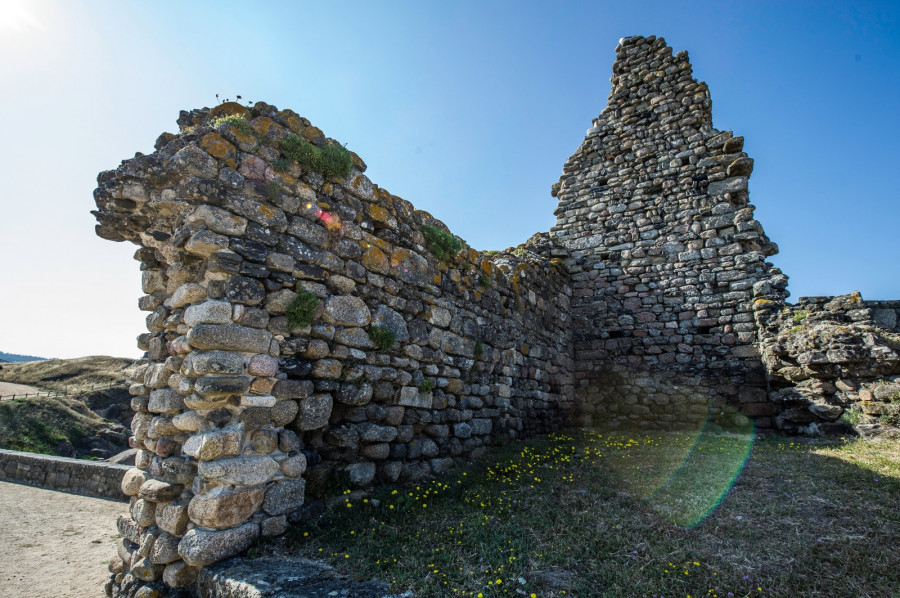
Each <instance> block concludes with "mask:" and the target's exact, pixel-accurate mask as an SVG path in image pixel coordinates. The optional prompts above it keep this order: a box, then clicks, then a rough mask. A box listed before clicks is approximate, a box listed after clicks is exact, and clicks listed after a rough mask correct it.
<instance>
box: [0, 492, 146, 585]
mask: <svg viewBox="0 0 900 598" xmlns="http://www.w3.org/2000/svg"><path fill="white" fill-rule="evenodd" d="M127 508H128V505H127V503H122V502H114V501H111V500H102V499H99V498H88V497H85V496H78V495H75V494H67V493H65V492H55V491H53V490H43V489H41V488H32V487H31V486H24V485H21V484H10V483H8V482H0V530H3V541H2V542H0V596H4V597H10V598H59V597H60V596H79V597H82V596H83V597H84V598H100V597H102V596H104V593H103V585H104V584H105V583H106V580H107V579H108V578H109V573H108V571H107V570H106V564H107V562H108V561H109V559H110V558H111V557H112V556H113V555H115V554H116V546H115V544H116V540H117V539H118V537H119V536H118V534H117V533H116V517H117V516H118V515H119V514H120V513H124V512H125V511H126V510H127Z"/></svg>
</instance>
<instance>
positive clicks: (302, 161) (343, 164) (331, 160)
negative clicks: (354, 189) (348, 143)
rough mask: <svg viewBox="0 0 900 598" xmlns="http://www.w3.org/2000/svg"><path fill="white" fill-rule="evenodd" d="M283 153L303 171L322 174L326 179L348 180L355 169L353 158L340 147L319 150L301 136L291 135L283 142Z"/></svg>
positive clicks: (331, 146)
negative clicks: (348, 176)
mask: <svg viewBox="0 0 900 598" xmlns="http://www.w3.org/2000/svg"><path fill="white" fill-rule="evenodd" d="M281 151H282V153H283V154H284V155H285V157H286V158H288V159H290V160H293V161H295V162H297V163H298V164H299V165H300V167H301V168H303V170H306V171H313V172H318V173H321V174H322V175H323V176H324V177H325V178H326V179H327V178H331V177H334V176H336V177H339V178H346V177H347V175H349V174H350V171H351V170H352V169H353V156H351V155H350V151H349V150H347V148H345V147H342V146H340V145H326V146H325V147H322V148H319V147H316V146H315V145H313V144H312V143H310V142H308V141H307V140H305V139H304V138H303V137H301V136H299V135H289V136H287V137H285V138H284V139H282V140H281Z"/></svg>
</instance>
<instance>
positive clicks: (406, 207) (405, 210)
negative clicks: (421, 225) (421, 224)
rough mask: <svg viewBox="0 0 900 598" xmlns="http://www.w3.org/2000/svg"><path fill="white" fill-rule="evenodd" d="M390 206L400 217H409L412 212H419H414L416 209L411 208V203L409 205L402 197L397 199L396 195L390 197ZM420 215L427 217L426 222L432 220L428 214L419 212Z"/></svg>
mask: <svg viewBox="0 0 900 598" xmlns="http://www.w3.org/2000/svg"><path fill="white" fill-rule="evenodd" d="M391 205H393V206H394V210H395V211H396V212H397V214H399V215H401V216H411V215H412V213H413V212H417V211H419V210H416V208H415V207H413V205H412V204H411V203H409V202H408V201H406V200H405V199H403V198H402V197H398V196H396V195H391ZM420 213H421V214H425V215H426V216H428V218H427V219H426V221H427V220H433V218H432V216H431V214H429V213H428V212H420Z"/></svg>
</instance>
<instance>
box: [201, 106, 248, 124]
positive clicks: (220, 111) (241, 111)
mask: <svg viewBox="0 0 900 598" xmlns="http://www.w3.org/2000/svg"><path fill="white" fill-rule="evenodd" d="M230 114H236V115H238V116H243V117H244V118H250V109H249V108H247V107H246V106H242V105H240V104H238V103H237V102H224V103H222V104H219V105H218V106H216V107H215V108H213V109H212V110H210V111H209V118H210V120H212V119H214V118H218V117H220V116H228V115H230Z"/></svg>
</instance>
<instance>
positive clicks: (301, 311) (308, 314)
mask: <svg viewBox="0 0 900 598" xmlns="http://www.w3.org/2000/svg"><path fill="white" fill-rule="evenodd" d="M318 305H319V298H318V297H316V296H315V295H313V294H312V293H310V292H309V291H307V290H306V289H304V288H303V287H300V286H298V287H297V298H296V299H294V301H293V302H292V303H291V306H290V307H289V308H288V310H287V319H288V323H289V324H290V325H291V327H292V328H305V327H306V326H309V324H310V322H312V316H313V312H314V311H316V307H318Z"/></svg>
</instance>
